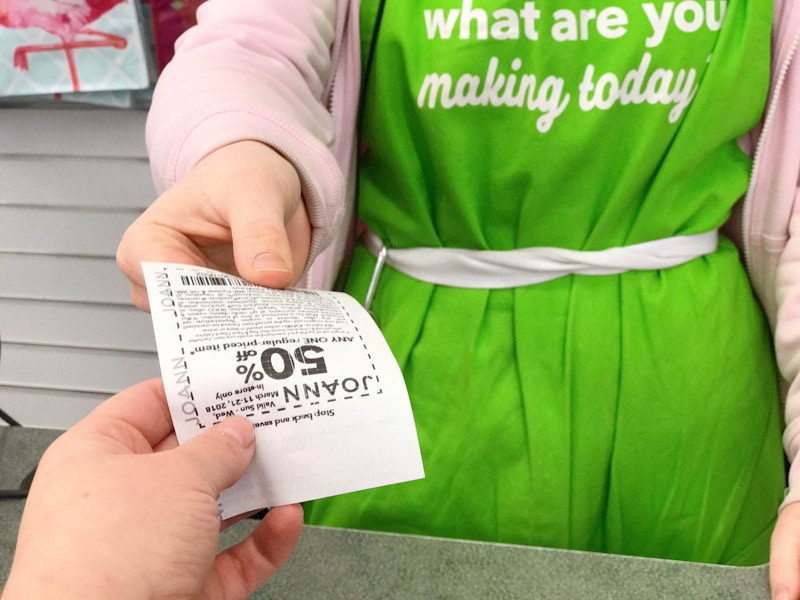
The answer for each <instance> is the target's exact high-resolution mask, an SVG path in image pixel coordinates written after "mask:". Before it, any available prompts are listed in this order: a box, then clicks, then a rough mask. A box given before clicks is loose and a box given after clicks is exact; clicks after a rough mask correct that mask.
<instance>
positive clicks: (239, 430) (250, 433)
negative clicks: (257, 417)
mask: <svg viewBox="0 0 800 600" xmlns="http://www.w3.org/2000/svg"><path fill="white" fill-rule="evenodd" d="M216 427H217V429H218V430H219V431H220V432H221V433H223V434H225V435H229V436H231V437H232V438H235V439H236V440H237V441H238V442H239V443H240V444H241V445H242V447H243V448H247V447H248V446H251V445H253V443H254V442H255V441H256V432H255V429H254V428H253V425H252V424H251V423H250V422H249V421H248V420H247V419H245V418H244V417H229V418H227V419H225V420H224V421H222V422H221V423H218V424H217V425H216Z"/></svg>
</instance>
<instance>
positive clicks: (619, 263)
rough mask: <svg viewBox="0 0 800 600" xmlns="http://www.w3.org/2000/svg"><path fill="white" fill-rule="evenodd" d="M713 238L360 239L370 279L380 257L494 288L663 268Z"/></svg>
mask: <svg viewBox="0 0 800 600" xmlns="http://www.w3.org/2000/svg"><path fill="white" fill-rule="evenodd" d="M718 239H719V234H718V232H717V230H713V231H707V232H705V233H699V234H695V235H681V236H675V237H669V238H663V239H660V240H654V241H651V242H644V243H641V244H633V245H631V246H618V247H614V248H607V249H606V250H593V251H582V250H567V249H565V248H551V247H544V246H542V247H532V248H518V249H515V250H466V249H463V248H434V247H431V248H401V249H394V248H393V249H389V248H386V246H385V245H384V244H383V242H382V241H381V240H380V238H378V236H376V235H375V234H374V233H372V231H367V235H366V240H365V241H366V244H367V248H369V250H370V251H371V252H372V253H373V254H374V255H375V256H377V257H378V259H379V260H378V264H377V265H376V273H375V274H373V280H374V282H375V283H377V275H378V272H379V271H380V268H381V267H382V266H383V263H384V262H385V263H386V264H388V265H390V266H392V267H394V268H395V269H397V270H398V271H400V272H401V273H405V274H406V275H408V276H409V277H413V278H414V279H419V280H422V281H427V282H428V283H435V284H438V285H447V286H452V287H463V288H483V289H497V288H509V287H518V286H525V285H531V284H534V283H541V282H543V281H549V280H551V279H556V278H558V277H563V276H565V275H569V274H580V275H613V274H616V273H622V272H625V271H633V270H657V269H666V268H669V267H674V266H677V265H680V264H683V263H685V262H689V261H690V260H692V259H695V258H697V257H699V256H704V255H706V254H710V253H712V252H714V251H715V250H716V249H717V242H718ZM370 287H374V286H372V285H371V286H370Z"/></svg>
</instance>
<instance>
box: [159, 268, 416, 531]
mask: <svg viewBox="0 0 800 600" xmlns="http://www.w3.org/2000/svg"><path fill="white" fill-rule="evenodd" d="M143 269H144V274H145V281H146V283H147V293H148V296H149V300H150V308H151V313H152V317H153V326H154V329H155V336H156V344H157V346H158V355H159V363H160V366H161V374H162V378H163V380H164V388H165V390H166V393H167V398H168V400H169V405H170V412H171V414H172V420H173V423H174V426H175V432H176V434H177V436H178V441H179V442H181V443H182V442H184V441H186V440H188V439H189V438H191V437H192V436H194V435H196V434H198V433H200V432H201V431H202V430H203V429H205V428H206V427H210V426H211V425H213V424H214V423H217V422H219V421H221V420H222V419H224V418H225V417H227V416H230V415H242V416H245V417H246V418H247V419H248V420H250V421H251V422H252V423H253V425H254V426H255V428H256V456H255V459H254V461H253V463H252V464H251V466H250V468H249V469H248V471H247V473H246V474H245V476H244V477H243V478H242V479H241V480H240V481H239V482H238V483H237V484H236V485H235V486H233V487H232V488H229V489H227V490H225V491H224V492H223V493H222V494H221V495H220V498H219V506H220V515H221V517H222V518H228V517H232V516H235V515H237V514H241V513H244V512H247V511H252V510H258V509H261V508H264V507H269V506H278V505H283V504H290V503H295V502H303V501H306V500H313V499H316V498H323V497H326V496H333V495H337V494H343V493H346V492H352V491H356V490H362V489H366V488H371V487H378V486H382V485H388V484H392V483H400V482H403V481H410V480H412V479H420V478H422V477H423V476H424V474H423V468H422V459H421V456H420V450H419V442H418V441H417V436H416V430H415V428H414V419H413V415H412V413H411V405H410V403H409V399H408V392H407V391H406V387H405V383H404V381H403V377H402V374H401V373H400V369H399V367H398V366H397V363H396V361H395V360H394V357H393V356H392V354H391V352H390V350H389V348H388V346H387V345H386V341H385V340H384V339H383V336H382V335H381V333H380V331H379V329H378V327H377V326H376V325H375V323H374V321H373V320H372V318H371V317H370V316H369V314H368V313H367V312H366V311H365V310H364V309H363V308H362V307H361V306H360V305H359V304H358V302H356V301H355V300H354V299H353V298H352V297H350V296H348V295H347V294H343V293H339V292H324V291H312V290H274V289H268V288H262V287H258V286H255V285H252V284H250V283H247V282H246V281H244V280H242V279H239V278H237V277H233V276H230V275H227V274H225V273H220V272H218V271H213V270H211V269H205V268H201V267H192V266H185V265H175V264H164V263H144V264H143Z"/></svg>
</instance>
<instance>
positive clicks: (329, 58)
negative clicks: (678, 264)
mask: <svg viewBox="0 0 800 600" xmlns="http://www.w3.org/2000/svg"><path fill="white" fill-rule="evenodd" d="M775 2H776V4H775V21H774V26H773V32H774V35H773V73H772V89H771V94H770V100H769V104H768V109H767V111H766V113H765V118H764V119H763V121H762V122H761V123H760V124H759V126H758V127H757V128H756V129H755V130H754V131H752V132H751V134H750V136H747V137H746V138H745V139H743V140H742V143H743V145H745V146H746V147H747V149H748V150H749V151H750V152H751V153H752V155H753V156H754V168H753V173H752V177H751V182H750V188H749V190H748V192H747V195H746V197H745V198H744V199H743V201H742V202H740V203H739V206H738V209H737V211H735V214H734V217H733V218H732V219H731V226H732V228H733V229H730V230H729V233H730V232H732V233H733V236H734V237H736V238H738V239H737V241H738V242H739V243H740V244H741V246H742V248H743V252H744V256H745V261H746V264H747V268H748V273H749V275H750V278H751V281H752V283H753V286H754V288H755V290H756V292H757V294H758V297H759V299H760V300H761V302H762V304H763V306H764V308H765V310H766V313H767V315H768V317H769V320H770V323H771V325H772V328H773V332H774V336H775V348H776V354H777V359H778V365H779V367H780V370H781V374H782V376H783V379H784V383H785V389H784V392H785V407H786V423H787V426H786V430H785V433H784V446H785V448H786V452H787V455H788V457H789V459H790V460H791V461H792V468H791V471H790V475H789V490H788V493H787V497H786V502H794V501H797V500H800V460H794V459H795V456H796V455H797V454H798V451H800V376H799V375H800V190H798V186H799V185H800V60H795V59H794V57H795V55H796V54H797V53H798V45H800V0H775ZM359 8H360V2H359V0H340V1H339V2H337V1H336V0H292V1H291V2H286V0H207V1H206V2H205V3H204V4H203V5H202V6H201V8H200V10H199V12H198V22H199V24H198V26H197V27H195V28H193V29H192V30H190V31H189V32H187V33H186V34H184V36H183V37H182V38H181V39H180V40H179V42H178V45H177V51H176V56H175V58H174V59H173V60H172V62H171V63H170V64H169V65H168V66H167V68H166V69H165V71H164V72H163V73H162V75H161V77H160V79H159V82H158V86H157V88H156V92H155V95H154V99H153V106H152V109H151V111H150V115H149V117H148V124H147V142H148V148H149V152H150V159H151V164H152V168H153V174H154V179H155V182H156V186H157V188H158V190H159V191H163V190H164V189H166V188H167V187H169V186H170V185H172V184H173V183H175V182H176V181H177V180H179V179H180V178H181V177H182V176H183V175H184V174H185V173H186V172H187V171H188V170H189V169H190V168H191V167H192V166H193V165H194V164H195V163H197V161H198V160H200V159H201V158H202V157H203V156H205V155H206V154H208V153H209V152H211V151H212V150H214V149H216V148H218V147H220V146H222V145H225V144H228V143H231V142H233V141H236V140H241V139H254V140H260V141H262V142H264V143H266V144H269V145H271V146H272V147H274V148H276V149H277V150H279V151H280V152H281V153H282V154H283V155H284V156H286V157H287V158H288V159H289V160H290V161H292V162H293V164H294V165H295V167H296V168H297V170H298V173H299V174H300V177H301V180H302V185H303V194H304V198H305V201H306V204H307V209H308V213H309V217H310V219H311V224H312V228H313V233H312V242H311V256H310V258H309V267H308V269H307V272H306V275H305V276H304V281H303V282H302V284H303V285H305V286H307V287H313V288H326V287H329V286H330V285H331V283H332V280H333V277H334V274H335V272H336V270H337V269H338V266H339V263H340V261H341V257H342V251H343V248H344V245H345V243H346V238H347V236H346V235H345V233H346V230H347V228H348V225H349V222H350V216H351V208H352V194H353V189H354V186H353V177H354V166H355V161H354V152H355V146H356V145H355V143H354V142H355V140H354V135H353V134H354V129H355V119H356V109H357V100H358V89H359V80H360V60H361V59H360V44H359V41H360V40H359V32H358V23H359ZM199 73H202V75H198V74H199ZM792 109H794V110H792Z"/></svg>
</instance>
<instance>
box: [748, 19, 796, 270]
mask: <svg viewBox="0 0 800 600" xmlns="http://www.w3.org/2000/svg"><path fill="white" fill-rule="evenodd" d="M799 45H800V28H798V30H797V31H795V33H794V37H793V38H792V44H791V46H789V51H788V53H787V55H786V58H785V59H784V61H783V63H782V64H781V68H780V70H779V71H778V78H777V80H776V81H775V88H774V93H773V95H772V99H771V100H770V103H769V106H768V107H767V113H766V116H765V117H764V126H763V127H762V129H761V134H760V135H759V136H758V142H757V143H756V150H755V153H754V154H753V164H752V166H751V168H750V186H749V188H748V190H747V194H746V195H745V198H744V204H743V206H742V252H743V254H744V263H745V267H746V268H747V272H748V274H752V268H753V267H752V263H751V257H750V254H751V253H750V235H749V233H750V222H751V220H752V215H751V212H752V204H753V195H754V190H755V181H756V173H757V172H758V171H759V170H760V165H761V158H762V154H763V149H764V148H763V146H764V138H765V137H766V136H767V132H768V131H769V130H770V128H771V126H772V122H773V120H774V118H775V111H776V110H777V108H776V107H777V105H778V98H779V97H780V95H781V91H782V90H783V82H784V80H785V79H786V73H787V72H788V70H789V65H790V64H791V62H792V60H793V59H794V55H795V52H796V51H797V47H798V46H799Z"/></svg>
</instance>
